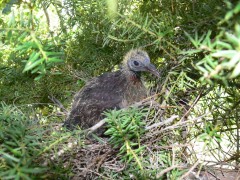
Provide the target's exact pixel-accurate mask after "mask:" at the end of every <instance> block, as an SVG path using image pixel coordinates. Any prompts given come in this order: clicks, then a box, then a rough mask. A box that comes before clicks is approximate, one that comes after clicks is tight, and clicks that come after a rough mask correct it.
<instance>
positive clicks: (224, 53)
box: [212, 50, 238, 58]
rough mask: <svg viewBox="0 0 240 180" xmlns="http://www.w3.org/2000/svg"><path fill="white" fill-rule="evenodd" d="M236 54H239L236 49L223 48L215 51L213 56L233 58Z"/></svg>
mask: <svg viewBox="0 0 240 180" xmlns="http://www.w3.org/2000/svg"><path fill="white" fill-rule="evenodd" d="M236 54H238V51H236V50H221V51H217V52H216V53H213V54H212V57H225V58H232V57H233V56H235V55H236Z"/></svg>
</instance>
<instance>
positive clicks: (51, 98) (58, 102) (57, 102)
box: [48, 95, 68, 113]
mask: <svg viewBox="0 0 240 180" xmlns="http://www.w3.org/2000/svg"><path fill="white" fill-rule="evenodd" d="M48 98H49V99H50V100H51V101H52V102H53V103H54V104H56V105H57V106H58V107H59V108H60V109H61V110H62V111H63V112H64V113H68V111H67V109H66V108H65V107H64V106H63V105H62V103H61V102H60V101H59V100H57V99H56V98H55V97H54V96H53V95H51V96H48Z"/></svg>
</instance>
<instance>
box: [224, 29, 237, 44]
mask: <svg viewBox="0 0 240 180" xmlns="http://www.w3.org/2000/svg"><path fill="white" fill-rule="evenodd" d="M225 34H226V37H227V39H228V40H229V41H230V42H231V43H233V44H234V45H235V46H237V47H238V46H239V44H240V39H239V38H238V37H236V36H235V35H233V34H230V33H228V32H226V33H225Z"/></svg>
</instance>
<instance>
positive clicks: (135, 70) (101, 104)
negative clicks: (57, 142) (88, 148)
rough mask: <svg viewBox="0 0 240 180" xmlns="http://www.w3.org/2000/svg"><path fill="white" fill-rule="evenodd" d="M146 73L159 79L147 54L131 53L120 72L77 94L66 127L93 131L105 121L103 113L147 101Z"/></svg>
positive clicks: (87, 85)
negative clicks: (142, 74)
mask: <svg viewBox="0 0 240 180" xmlns="http://www.w3.org/2000/svg"><path fill="white" fill-rule="evenodd" d="M142 71H148V72H151V73H152V74H154V75H156V76H159V73H158V71H157V69H156V68H155V66H154V65H152V64H151V63H150V58H149V56H148V54H147V53H146V52H145V51H143V50H140V49H135V50H131V51H129V52H128V53H127V54H126V56H125V57H124V60H123V64H122V68H121V69H120V70H118V71H116V72H108V73H104V74H102V75H100V76H98V77H95V78H93V79H92V80H91V81H89V82H88V83H87V84H86V85H85V86H84V87H83V88H82V89H81V90H80V91H79V92H78V93H77V94H76V95H75V97H74V101H73V104H72V108H71V111H70V114H69V116H68V118H67V120H66V121H65V123H64V126H66V127H67V128H69V129H72V128H74V127H75V126H80V127H81V128H83V129H86V128H89V127H91V126H93V125H95V124H96V123H97V122H98V121H99V120H101V119H103V115H102V112H103V111H105V110H107V109H114V108H117V109H120V108H124V107H126V106H128V105H131V104H133V103H134V102H138V101H140V100H142V99H144V98H146V96H147V90H146V88H145V86H144V85H143V83H142V81H141V78H140V73H141V72H142ZM100 131H101V130H100ZM101 132H102V131H101Z"/></svg>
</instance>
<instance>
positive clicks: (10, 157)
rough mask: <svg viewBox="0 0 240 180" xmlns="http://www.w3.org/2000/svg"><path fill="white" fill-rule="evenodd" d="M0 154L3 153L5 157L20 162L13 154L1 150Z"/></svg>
mask: <svg viewBox="0 0 240 180" xmlns="http://www.w3.org/2000/svg"><path fill="white" fill-rule="evenodd" d="M0 154H1V155H3V158H4V159H7V160H11V161H15V162H19V161H20V160H19V159H17V158H15V157H14V156H11V155H10V154H8V153H5V152H3V151H0Z"/></svg>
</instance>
